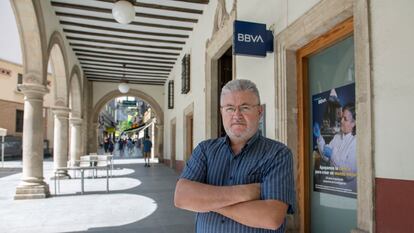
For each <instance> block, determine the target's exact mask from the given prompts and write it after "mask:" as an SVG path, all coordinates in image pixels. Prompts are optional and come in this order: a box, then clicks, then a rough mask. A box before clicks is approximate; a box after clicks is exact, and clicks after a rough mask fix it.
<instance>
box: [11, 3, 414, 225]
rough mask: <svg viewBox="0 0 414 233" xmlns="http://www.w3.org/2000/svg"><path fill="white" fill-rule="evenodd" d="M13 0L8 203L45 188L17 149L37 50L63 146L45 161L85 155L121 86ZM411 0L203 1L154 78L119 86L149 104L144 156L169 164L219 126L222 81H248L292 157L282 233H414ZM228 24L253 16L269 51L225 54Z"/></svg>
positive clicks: (29, 118) (36, 145) (229, 47)
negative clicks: (290, 211) (289, 210)
mask: <svg viewBox="0 0 414 233" xmlns="http://www.w3.org/2000/svg"><path fill="white" fill-rule="evenodd" d="M11 2H12V6H13V9H14V12H15V15H16V21H17V24H18V27H19V29H20V30H19V31H20V38H21V44H23V45H28V44H30V45H31V46H27V47H25V49H23V52H22V53H23V56H22V57H23V61H24V62H23V64H24V65H23V72H22V73H23V84H22V86H21V90H22V93H23V95H24V97H25V101H24V105H23V109H24V119H25V121H24V129H23V141H24V143H23V147H24V148H23V171H24V174H25V176H24V177H23V178H22V182H21V184H20V185H19V186H18V187H17V189H16V199H20V198H33V197H46V196H48V192H49V191H48V184H47V181H44V180H43V176H42V172H43V171H42V166H41V161H42V160H41V159H37V160H36V159H35V160H33V159H31V160H30V159H25V158H33V157H36V156H38V153H37V152H38V151H39V150H41V142H40V141H39V140H37V138H36V136H37V135H43V132H44V131H43V130H44V129H43V127H39V122H42V120H43V112H42V110H43V106H46V103H45V102H44V101H43V96H44V95H45V94H46V93H47V87H46V86H47V72H46V67H47V64H48V62H49V59H51V60H52V61H53V62H52V64H53V65H54V69H53V72H52V75H53V76H54V77H55V85H53V88H54V91H55V95H54V98H53V99H52V103H51V104H50V106H52V111H53V114H54V118H55V121H54V126H53V128H54V132H53V135H54V147H55V150H56V149H58V150H59V151H61V152H64V153H61V154H62V156H60V157H58V158H55V160H56V161H57V162H56V166H58V165H59V166H60V165H61V164H63V162H66V161H67V160H72V161H74V160H76V159H78V158H79V156H80V155H81V154H85V153H90V152H96V150H97V145H98V135H97V130H96V129H97V126H98V120H99V117H98V114H99V112H100V110H101V109H102V108H103V107H104V106H105V104H106V103H108V102H109V101H110V100H112V99H114V98H117V97H120V96H124V94H121V93H119V92H118V91H117V84H116V83H104V82H91V81H88V80H86V78H85V76H84V74H83V73H82V70H81V68H80V67H81V66H80V63H79V61H78V60H77V58H76V56H75V55H74V53H73V51H72V50H71V49H70V46H69V43H68V41H67V40H66V38H65V37H64V36H62V35H63V31H62V27H61V25H60V24H59V21H58V19H57V17H56V16H55V15H54V14H53V10H52V6H51V4H50V2H49V1H31V0H21V1H11ZM413 8H414V3H413V2H412V1H409V0H399V1H392V2H391V1H386V0H308V1H299V0H297V1H291V0H278V1H270V0H269V1H263V0H249V1H247V0H238V1H236V0H211V1H209V3H208V4H207V5H206V6H205V8H204V10H203V14H202V15H201V17H200V18H199V19H198V21H197V23H196V24H195V26H194V29H193V31H192V33H191V36H190V38H189V39H188V40H187V42H186V44H185V46H184V48H183V51H182V52H181V54H180V58H179V59H178V60H177V62H176V63H175V64H174V66H173V68H172V72H171V74H170V75H169V78H168V80H167V82H166V83H165V85H164V86H155V85H145V84H143V85H139V84H134V85H131V90H130V92H129V94H128V95H130V96H134V97H137V98H140V99H142V100H144V101H145V102H147V103H148V104H150V105H151V111H153V112H154V113H155V116H156V125H155V126H154V128H153V130H152V134H153V141H154V154H156V155H157V156H158V157H159V158H160V161H163V162H164V163H165V164H166V165H167V166H170V167H171V168H173V169H176V170H177V171H181V170H182V169H183V167H184V164H185V161H186V160H188V159H189V157H190V156H191V152H192V149H193V148H194V147H195V146H196V145H197V144H198V143H199V142H201V141H202V140H205V139H210V138H215V137H218V136H220V135H222V132H223V131H222V127H221V119H220V115H219V111H218V109H219V101H220V99H219V94H220V89H221V87H222V85H224V84H225V83H226V82H227V81H228V80H232V79H241V78H243V79H249V80H252V81H254V82H255V83H256V84H257V86H258V88H259V91H260V93H261V101H262V102H261V104H263V105H264V107H265V113H264V118H263V120H262V127H263V129H265V130H263V131H262V132H263V133H264V134H265V136H266V137H269V138H272V139H275V140H279V141H281V142H283V143H285V144H287V145H288V146H289V147H290V148H291V149H292V151H293V154H294V162H295V166H294V170H295V181H296V192H297V197H296V200H297V209H296V213H295V214H294V215H290V216H288V231H289V232H318V233H323V232H354V233H355V232H412V230H413V229H414V227H413V225H412V221H411V216H412V209H413V208H414V200H413V199H412V198H411V197H412V196H413V194H414V190H413V187H414V182H413V181H414V170H413V169H412V168H411V167H412V164H413V162H414V160H413V156H411V153H410V151H411V150H410V149H411V147H410V145H411V143H410V142H411V141H410V133H411V132H412V131H413V130H414V129H413V126H412V124H410V123H411V118H410V115H411V110H410V108H409V107H407V106H406V105H407V103H410V102H411V100H414V95H413V94H412V92H411V89H413V88H414V81H413V80H412V79H411V77H412V76H413V75H414V73H413V70H412V69H411V63H412V62H411V60H412V59H411V54H412V52H413V51H414V45H413V44H412V41H413V39H414V31H413V30H410V29H409V28H407V27H405V25H407V24H409V23H410V22H414V15H413V14H411V12H410V10H411V9H413ZM22 14H24V16H23V15H22ZM27 19H31V20H27ZM236 20H238V21H247V22H255V23H261V24H265V25H266V26H265V27H266V29H267V30H270V31H271V34H272V36H273V43H272V44H273V52H269V53H267V54H266V55H265V56H262V57H253V56H245V55H236V54H235V53H234V41H235V40H236V39H237V38H236V37H235V36H234V23H235V21H236ZM29 58H30V59H29ZM188 74H189V75H188ZM13 85H15V84H13ZM13 88H15V87H13ZM13 90H14V89H13ZM20 101H22V100H20ZM16 102H19V101H16ZM19 103H21V102H19ZM350 104H351V105H352V106H353V109H354V110H349V108H348V105H350ZM29 106H31V107H30V108H29ZM33 106H34V107H33ZM16 108H17V107H16ZM347 109H348V110H347ZM346 114H348V116H345V115H346ZM349 114H351V116H349ZM345 120H351V121H352V124H353V125H352V127H351V129H352V131H353V132H352V135H351V134H349V135H350V137H349V138H350V139H349V140H350V141H349V143H348V144H347V146H342V147H341V146H338V147H337V148H335V147H334V145H333V144H334V143H333V141H334V140H335V137H337V134H338V132H341V131H340V129H339V128H342V127H343V126H342V125H343V124H344V123H343V122H344V121H345ZM317 125H318V126H317ZM62 126H63V127H62ZM69 128H70V130H69ZM315 129H319V131H318V130H315ZM341 130H342V131H344V129H341ZM68 132H70V135H69V133H68ZM317 132H319V133H317ZM351 136H352V137H351ZM68 137H70V140H68ZM320 137H322V138H323V139H324V141H325V145H328V146H330V147H331V150H332V151H333V152H331V153H330V154H331V156H332V157H331V158H330V159H329V158H328V159H326V158H327V157H329V156H328V154H329V153H327V152H325V151H324V146H320V144H318V143H319V142H320V141H321V139H320ZM25 138H26V143H25V140H24V139H25ZM33 138H34V140H32V141H30V143H29V140H28V139H33ZM341 140H342V138H341ZM343 140H345V139H343ZM69 141H70V143H69ZM331 141H332V143H331ZM341 145H343V144H341ZM320 147H323V148H322V149H319V148H320ZM340 150H342V151H351V152H352V153H350V155H349V156H348V155H347V157H346V158H349V159H350V160H352V162H351V165H340V164H341V162H344V163H346V162H348V161H347V160H346V159H343V158H342V160H341V159H340V158H341V157H340V156H339V155H338V154H337V155H335V154H336V153H339V152H338V151H340ZM336 156H338V157H336ZM340 160H341V161H340ZM327 161H333V162H334V163H328V162H327ZM39 193H41V195H39Z"/></svg>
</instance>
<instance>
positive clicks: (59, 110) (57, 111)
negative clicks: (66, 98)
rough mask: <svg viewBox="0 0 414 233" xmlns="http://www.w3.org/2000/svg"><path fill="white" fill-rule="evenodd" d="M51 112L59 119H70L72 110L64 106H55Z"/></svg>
mask: <svg viewBox="0 0 414 233" xmlns="http://www.w3.org/2000/svg"><path fill="white" fill-rule="evenodd" d="M51 110H52V112H53V114H54V115H55V117H58V118H69V112H70V108H67V107H62V106H53V107H51Z"/></svg>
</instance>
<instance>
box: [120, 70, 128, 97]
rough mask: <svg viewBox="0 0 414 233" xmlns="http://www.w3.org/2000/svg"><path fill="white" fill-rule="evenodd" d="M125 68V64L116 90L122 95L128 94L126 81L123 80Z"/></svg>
mask: <svg viewBox="0 0 414 233" xmlns="http://www.w3.org/2000/svg"><path fill="white" fill-rule="evenodd" d="M125 68H126V64H124V72H123V74H122V79H121V83H120V84H119V85H118V90H119V92H121V93H122V94H125V93H128V91H129V85H128V80H127V79H126V78H125Z"/></svg>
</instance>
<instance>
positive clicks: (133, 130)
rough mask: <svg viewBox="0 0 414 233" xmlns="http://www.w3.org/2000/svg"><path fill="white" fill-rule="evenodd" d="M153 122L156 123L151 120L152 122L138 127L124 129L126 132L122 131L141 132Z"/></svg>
mask: <svg viewBox="0 0 414 233" xmlns="http://www.w3.org/2000/svg"><path fill="white" fill-rule="evenodd" d="M151 124H154V123H153V122H152V121H151V123H149V124H146V125H143V126H140V127H138V128H132V129H127V130H124V132H122V133H135V132H139V131H141V130H144V129H146V128H148V127H149V126H150V125H151Z"/></svg>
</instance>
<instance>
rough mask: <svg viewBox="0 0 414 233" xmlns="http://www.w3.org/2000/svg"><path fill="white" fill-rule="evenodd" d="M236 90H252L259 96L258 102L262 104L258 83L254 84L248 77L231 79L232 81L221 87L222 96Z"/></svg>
mask: <svg viewBox="0 0 414 233" xmlns="http://www.w3.org/2000/svg"><path fill="white" fill-rule="evenodd" d="M234 91H250V92H251V93H253V94H254V95H255V96H256V97H257V99H258V100H259V103H258V104H260V95H259V90H258V89H257V87H256V84H254V82H252V81H250V80H247V79H235V80H231V81H230V82H228V83H226V85H224V87H223V88H222V89H221V95H220V98H221V97H222V96H223V95H225V94H228V93H231V92H234Z"/></svg>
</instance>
